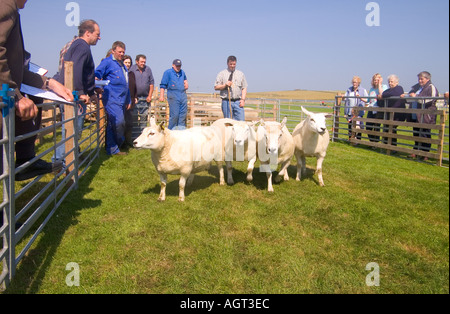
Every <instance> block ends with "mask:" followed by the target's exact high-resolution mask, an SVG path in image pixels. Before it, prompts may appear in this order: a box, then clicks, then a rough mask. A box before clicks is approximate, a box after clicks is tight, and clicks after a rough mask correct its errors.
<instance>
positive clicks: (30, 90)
mask: <svg viewBox="0 0 450 314" xmlns="http://www.w3.org/2000/svg"><path fill="white" fill-rule="evenodd" d="M20 91H21V92H22V93H24V94H28V95H31V96H36V97H40V98H44V99H48V100H53V101H57V102H63V103H66V104H70V102H68V101H66V100H65V99H64V98H62V97H60V96H58V95H56V94H55V93H54V92H51V91H46V90H43V89H40V88H36V87H32V86H28V85H26V84H22V86H21V88H20Z"/></svg>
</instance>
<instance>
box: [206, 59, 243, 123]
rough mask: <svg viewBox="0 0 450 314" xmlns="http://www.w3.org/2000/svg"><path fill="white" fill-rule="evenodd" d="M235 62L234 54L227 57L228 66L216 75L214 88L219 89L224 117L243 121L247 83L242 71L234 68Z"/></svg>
mask: <svg viewBox="0 0 450 314" xmlns="http://www.w3.org/2000/svg"><path fill="white" fill-rule="evenodd" d="M236 62H237V58H236V57H235V56H229V57H228V59H227V65H228V68H227V69H226V70H223V71H222V72H220V73H219V74H218V75H217V79H216V84H215V85H214V89H215V90H218V91H220V97H221V98H222V112H223V116H224V118H232V119H234V120H237V121H245V110H244V106H245V98H246V97H247V87H248V85H247V80H246V79H245V75H244V73H242V72H241V71H238V70H236ZM230 108H231V112H230Z"/></svg>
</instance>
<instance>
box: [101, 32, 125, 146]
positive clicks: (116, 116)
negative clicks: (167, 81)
mask: <svg viewBox="0 0 450 314" xmlns="http://www.w3.org/2000/svg"><path fill="white" fill-rule="evenodd" d="M124 55H125V44H124V43H123V42H120V41H117V42H115V43H114V44H113V46H112V54H111V56H109V57H108V58H106V59H103V61H102V62H101V63H100V65H99V66H98V67H97V69H96V70H95V77H97V78H98V79H100V80H108V81H110V83H109V85H108V86H106V87H105V91H104V93H103V103H104V105H105V109H106V114H107V117H108V124H107V126H106V153H107V154H108V155H125V154H126V153H124V152H121V151H120V147H121V146H122V145H123V143H124V142H125V110H126V109H127V107H129V106H131V98H130V90H129V88H128V70H127V69H126V68H125V66H124V64H123V62H122V59H123V56H124Z"/></svg>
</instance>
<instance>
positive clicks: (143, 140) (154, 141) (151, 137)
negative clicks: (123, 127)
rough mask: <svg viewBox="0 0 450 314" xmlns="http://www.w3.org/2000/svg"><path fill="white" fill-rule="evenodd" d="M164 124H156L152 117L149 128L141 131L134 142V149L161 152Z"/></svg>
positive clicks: (164, 130)
mask: <svg viewBox="0 0 450 314" xmlns="http://www.w3.org/2000/svg"><path fill="white" fill-rule="evenodd" d="M164 124H165V123H164V122H161V123H160V124H156V119H155V117H154V116H152V117H151V118H150V126H149V127H148V128H145V129H144V130H143V131H142V134H141V135H140V136H139V137H138V138H137V139H135V140H134V142H133V145H134V147H135V148H143V149H151V150H155V151H161V150H162V149H163V148H164V136H165V134H164V133H165V132H167V130H166V128H165V126H164Z"/></svg>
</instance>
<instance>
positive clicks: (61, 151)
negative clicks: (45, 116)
mask: <svg viewBox="0 0 450 314" xmlns="http://www.w3.org/2000/svg"><path fill="white" fill-rule="evenodd" d="M77 105H78V120H77V127H78V134H77V141H79V140H80V139H81V134H82V132H83V126H84V119H85V114H86V110H87V109H86V107H87V106H86V104H85V103H84V102H82V101H81V102H78V103H77ZM59 108H60V110H61V120H62V121H64V119H65V116H64V105H61V106H60V107H59ZM61 130H62V139H61V141H64V140H65V139H66V128H65V124H63V125H62V127H61ZM65 154H66V145H65V144H61V145H60V146H58V147H57V148H56V154H55V155H54V156H53V157H52V162H55V161H56V160H61V161H63V162H64V157H65Z"/></svg>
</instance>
